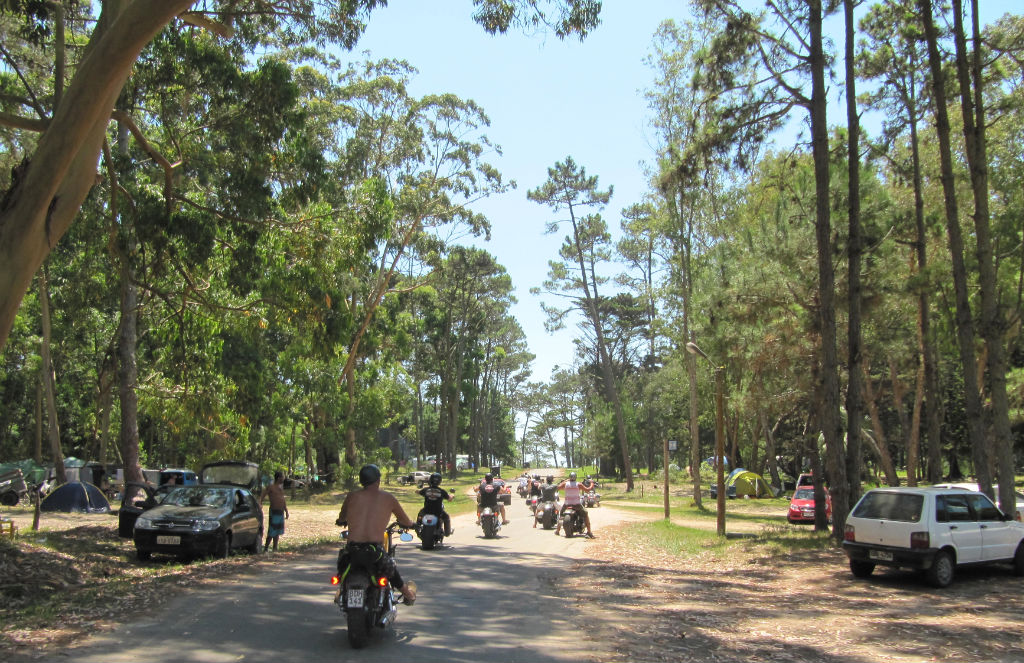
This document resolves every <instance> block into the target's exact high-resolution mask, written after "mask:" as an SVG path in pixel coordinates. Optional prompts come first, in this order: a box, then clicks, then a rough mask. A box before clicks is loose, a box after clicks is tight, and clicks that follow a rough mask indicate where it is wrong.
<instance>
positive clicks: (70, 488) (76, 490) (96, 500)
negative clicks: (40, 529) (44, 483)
mask: <svg viewBox="0 0 1024 663" xmlns="http://www.w3.org/2000/svg"><path fill="white" fill-rule="evenodd" d="M39 509H40V510H41V511H63V512H65V513H72V512H77V513H110V502H108V501H107V498H106V497H105V496H104V495H103V491H101V490H100V489H99V488H97V487H96V486H94V485H92V484H91V483H84V482H82V481H69V482H68V483H66V484H64V485H61V486H57V488H56V489H55V490H54V491H53V492H52V493H50V494H49V495H47V496H46V499H44V500H43V503H42V504H40V505H39Z"/></svg>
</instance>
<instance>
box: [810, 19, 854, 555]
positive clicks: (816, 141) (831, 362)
mask: <svg viewBox="0 0 1024 663" xmlns="http://www.w3.org/2000/svg"><path fill="white" fill-rule="evenodd" d="M809 5H810V11H809V15H810V22H809V23H810V34H811V52H810V65H811V109H810V110H811V145H812V153H813V158H814V182H815V223H814V227H815V237H816V240H817V248H818V305H819V307H820V311H819V320H820V323H819V324H820V333H821V362H820V380H821V382H820V390H819V393H820V394H821V411H820V417H819V423H820V424H821V430H822V433H823V434H824V436H825V450H826V462H827V464H828V473H829V479H830V481H831V492H832V513H833V519H832V522H833V528H832V536H833V538H834V539H836V540H837V541H841V540H842V538H843V531H844V529H845V525H846V513H847V512H848V511H849V509H848V504H849V500H848V495H849V484H848V482H847V478H846V458H845V455H846V454H845V451H844V447H843V431H842V423H841V421H840V417H839V358H838V356H837V352H836V345H837V344H836V310H835V273H834V270H833V267H832V223H831V197H830V193H829V146H828V123H827V118H826V108H827V100H826V97H825V93H826V89H825V52H824V48H823V42H822V7H821V0H810V1H809Z"/></svg>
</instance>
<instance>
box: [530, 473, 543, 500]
mask: <svg viewBox="0 0 1024 663" xmlns="http://www.w3.org/2000/svg"><path fill="white" fill-rule="evenodd" d="M541 485H542V484H541V482H540V475H539V474H534V475H533V477H532V478H531V479H530V484H529V488H530V490H529V493H527V497H537V498H538V499H539V498H540V496H541V489H540V487H541Z"/></svg>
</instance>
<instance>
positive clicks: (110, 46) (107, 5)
mask: <svg viewBox="0 0 1024 663" xmlns="http://www.w3.org/2000/svg"><path fill="white" fill-rule="evenodd" d="M77 4H78V3H76V2H71V1H70V0H61V1H60V2H46V1H44V0H6V1H5V2H3V3H2V4H0V12H3V14H5V15H12V16H14V17H17V18H19V19H21V21H22V22H23V24H24V29H25V31H26V32H27V33H28V34H30V35H31V36H32V37H33V38H35V39H37V40H38V41H40V42H47V43H50V44H54V46H55V48H54V49H53V51H52V52H53V53H54V65H53V69H54V71H56V72H59V76H58V77H57V79H56V83H55V85H54V86H53V87H52V88H50V89H48V90H35V89H27V88H24V87H23V88H22V89H20V90H17V91H14V90H12V91H11V94H12V97H13V98H16V99H18V103H17V104H12V105H11V106H8V108H6V109H5V111H4V113H3V115H2V116H0V122H2V124H3V125H4V126H7V127H14V128H17V129H18V130H21V131H30V132H35V133H38V134H39V139H38V142H37V143H35V144H34V145H33V146H32V147H31V148H29V149H26V151H25V153H24V154H25V158H24V160H23V163H22V166H21V168H20V169H19V171H18V173H17V175H16V177H14V178H12V179H11V181H9V182H5V184H6V185H7V187H6V188H7V195H6V196H5V197H4V202H3V205H2V206H0V262H3V263H4V264H5V265H8V269H5V270H4V271H3V272H2V273H0V346H2V345H5V344H6V342H7V338H8V335H9V333H10V329H11V326H12V324H13V320H14V316H15V314H16V313H17V310H18V307H19V305H20V302H21V299H22V297H23V296H24V293H25V291H26V289H27V288H28V285H29V283H30V281H31V279H32V276H33V274H34V273H35V272H36V270H37V269H38V267H39V266H40V265H41V264H42V261H43V259H44V258H45V256H46V254H47V253H49V251H50V250H51V248H52V246H53V245H54V243H55V242H56V241H57V240H59V239H60V238H61V237H62V236H63V235H64V233H65V232H66V231H67V229H68V227H69V226H70V225H71V223H72V221H73V220H74V219H75V217H76V215H77V214H78V210H79V208H80V206H81V205H82V202H83V201H84V199H85V197H86V196H87V195H88V193H89V191H90V190H91V188H92V187H93V185H94V182H95V173H96V163H97V160H98V158H99V155H100V152H101V147H102V142H103V139H104V136H105V134H106V130H107V125H108V124H109V122H110V118H111V114H112V112H113V110H114V108H115V105H116V103H115V102H116V100H117V98H118V96H119V95H120V93H121V91H122V89H123V87H124V85H125V82H126V81H127V80H128V78H129V77H130V76H131V74H132V71H133V68H134V66H135V63H136V61H137V59H138V58H139V55H140V54H141V53H142V51H143V50H144V49H145V48H146V46H147V44H149V43H150V42H151V41H152V40H153V39H154V38H155V37H156V36H157V35H158V34H160V33H161V31H163V30H164V28H166V27H167V26H168V24H171V23H172V22H174V23H176V24H179V25H190V26H196V27H198V28H202V29H205V30H209V31H211V32H214V33H216V34H218V35H220V36H222V37H223V38H225V39H229V40H231V41H232V43H233V44H235V45H236V46H237V47H238V48H240V49H241V50H245V51H247V52H256V51H259V50H260V49H261V48H262V47H263V46H264V45H265V44H266V40H268V39H269V40H270V41H274V42H278V43H280V42H285V43H290V44H297V43H315V44H317V45H318V46H323V45H325V44H334V45H340V46H343V47H345V48H351V47H352V46H353V45H354V44H355V43H356V41H357V39H358V37H359V35H360V33H361V31H362V29H363V27H364V25H365V23H364V21H365V20H366V18H367V17H368V15H369V13H370V12H371V11H372V10H373V9H374V8H376V7H377V6H378V5H381V4H383V3H382V2H380V1H379V0H352V1H350V0H344V1H342V0H283V1H270V0H243V1H242V2H239V1H238V0H210V1H209V2H202V3H200V2H197V1H196V0H116V1H114V0H108V1H105V2H102V3H101V4H100V6H99V12H98V15H97V16H96V20H95V21H94V22H90V23H89V24H88V26H85V30H83V32H82V33H81V34H83V35H84V34H87V35H88V36H87V37H85V38H84V40H85V41H86V42H87V43H86V44H85V46H84V48H83V49H81V51H80V52H79V51H77V50H65V48H64V46H65V44H64V43H63V38H64V36H65V30H64V27H63V25H64V24H63V21H64V16H65V15H66V10H67V8H68V7H75V6H76V5H77ZM474 6H475V8H476V9H475V13H474V15H473V16H474V20H475V21H476V22H478V23H479V24H480V25H482V26H483V27H484V29H486V30H487V31H488V32H490V33H492V34H495V33H504V32H505V31H507V30H508V29H509V28H510V27H513V26H514V27H526V28H550V29H551V30H553V31H554V33H555V34H556V35H557V36H558V37H559V38H566V37H570V36H573V37H580V38H583V37H584V36H585V35H586V34H588V33H589V31H590V30H592V29H593V28H595V27H596V26H597V25H598V24H599V22H600V18H599V14H600V8H601V4H600V2H598V1H597V0H582V1H570V0H556V1H555V2H553V3H551V4H550V5H547V6H544V7H542V6H540V5H538V4H537V3H535V2H532V1H529V0H496V1H488V2H485V3H482V4H481V3H475V5H474ZM277 28H281V31H278V30H277ZM90 29H91V31H90ZM75 38H76V39H78V37H77V35H76V37H75ZM57 42H59V43H57ZM69 55H70V56H71V57H68V56H69ZM79 55H80V57H78V56H79ZM11 64H12V65H13V66H14V68H17V66H18V63H17V62H12V63H11ZM23 144H26V145H27V144H28V143H27V142H25V143H23Z"/></svg>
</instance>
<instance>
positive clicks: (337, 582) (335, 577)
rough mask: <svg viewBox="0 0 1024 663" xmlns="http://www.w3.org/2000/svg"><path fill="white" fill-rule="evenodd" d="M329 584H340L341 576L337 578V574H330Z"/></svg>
mask: <svg viewBox="0 0 1024 663" xmlns="http://www.w3.org/2000/svg"><path fill="white" fill-rule="evenodd" d="M331 584H332V585H340V584H341V578H339V577H338V576H331Z"/></svg>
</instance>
